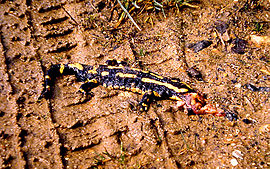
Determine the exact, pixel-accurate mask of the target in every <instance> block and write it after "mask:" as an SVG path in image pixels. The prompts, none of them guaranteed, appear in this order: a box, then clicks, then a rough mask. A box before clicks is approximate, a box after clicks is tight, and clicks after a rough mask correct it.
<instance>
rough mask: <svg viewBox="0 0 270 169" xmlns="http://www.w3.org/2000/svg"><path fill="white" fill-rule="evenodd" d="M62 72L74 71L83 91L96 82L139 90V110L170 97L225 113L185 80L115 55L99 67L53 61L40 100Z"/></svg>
mask: <svg viewBox="0 0 270 169" xmlns="http://www.w3.org/2000/svg"><path fill="white" fill-rule="evenodd" d="M61 75H75V76H76V78H77V81H79V82H84V83H83V84H82V85H81V87H80V89H79V91H80V92H82V93H83V94H87V93H88V92H89V91H90V90H91V89H93V88H95V87H97V86H98V85H103V86H104V87H107V88H109V89H120V90H127V91H131V92H134V93H139V94H142V95H143V97H142V99H141V101H140V102H139V106H140V110H141V111H147V110H148V107H149V104H150V103H151V102H152V101H153V100H159V99H171V100H176V101H179V102H178V103H180V106H182V107H183V106H184V108H185V110H187V111H188V112H193V113H195V114H206V113H210V114H217V115H223V114H224V113H223V112H222V111H221V110H217V109H215V108H214V107H213V106H211V105H210V106H209V105H206V102H205V99H204V98H203V96H202V95H200V94H199V93H197V92H196V91H195V90H194V89H192V88H191V87H190V86H189V85H187V84H186V83H184V82H181V81H179V80H178V79H171V78H167V77H163V76H160V75H158V74H156V73H153V72H150V71H144V70H140V69H137V68H129V67H127V63H126V62H124V61H118V60H115V59H113V60H107V61H106V64H105V65H100V66H98V67H94V66H89V65H83V64H79V63H75V64H55V65H52V66H51V68H50V69H49V70H48V71H47V73H46V75H45V84H44V86H45V88H44V90H43V92H42V94H41V96H40V98H39V100H40V99H41V98H43V97H44V98H46V99H47V98H49V97H50V93H51V91H50V89H51V86H52V85H53V82H54V80H55V79H56V77H57V76H61Z"/></svg>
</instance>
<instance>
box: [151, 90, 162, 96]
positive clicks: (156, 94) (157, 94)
mask: <svg viewBox="0 0 270 169" xmlns="http://www.w3.org/2000/svg"><path fill="white" fill-rule="evenodd" d="M153 93H154V95H155V96H156V97H161V96H160V94H159V93H158V92H156V91H153Z"/></svg>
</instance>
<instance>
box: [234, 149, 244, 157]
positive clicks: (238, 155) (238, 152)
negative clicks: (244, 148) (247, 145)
mask: <svg viewBox="0 0 270 169" xmlns="http://www.w3.org/2000/svg"><path fill="white" fill-rule="evenodd" d="M232 155H233V156H234V157H235V158H240V159H243V154H242V152H241V151H239V150H234V151H233V152H232Z"/></svg>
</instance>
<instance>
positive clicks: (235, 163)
mask: <svg viewBox="0 0 270 169" xmlns="http://www.w3.org/2000/svg"><path fill="white" fill-rule="evenodd" d="M231 164H232V166H237V164H238V161H237V160H236V159H235V158H233V159H231Z"/></svg>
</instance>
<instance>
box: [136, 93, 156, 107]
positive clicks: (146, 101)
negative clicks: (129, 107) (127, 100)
mask: <svg viewBox="0 0 270 169" xmlns="http://www.w3.org/2000/svg"><path fill="white" fill-rule="evenodd" d="M153 97H154V94H153V92H151V91H150V92H146V93H145V94H144V95H143V97H142V100H141V101H140V103H139V106H140V111H148V109H149V105H150V103H151V102H152V101H153Z"/></svg>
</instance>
